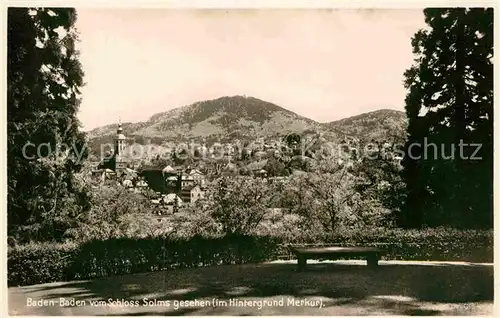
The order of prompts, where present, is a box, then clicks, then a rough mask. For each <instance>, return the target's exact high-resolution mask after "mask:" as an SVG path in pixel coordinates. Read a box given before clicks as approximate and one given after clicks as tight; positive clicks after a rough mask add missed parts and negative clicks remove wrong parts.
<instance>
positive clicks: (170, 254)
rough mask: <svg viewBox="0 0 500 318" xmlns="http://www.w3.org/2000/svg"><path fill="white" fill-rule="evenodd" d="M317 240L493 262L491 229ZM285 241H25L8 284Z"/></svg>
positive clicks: (265, 252)
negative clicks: (80, 242)
mask: <svg viewBox="0 0 500 318" xmlns="http://www.w3.org/2000/svg"><path fill="white" fill-rule="evenodd" d="M294 243H295V245H297V244H298V245H301V244H304V243H307V242H294ZM309 243H314V244H315V245H317V244H318V242H309ZM319 244H323V245H336V246H359V245H362V246H377V247H380V248H382V249H383V250H384V251H385V252H386V253H385V255H384V256H383V259H393V260H433V261H469V262H493V232H492V231H476V230H454V229H431V230H410V231H408V230H397V229H396V230H381V231H363V232H345V233H337V234H335V235H332V236H329V237H324V238H322V240H321V242H320V243H319ZM289 247H290V244H284V243H283V242H280V240H279V239H277V238H276V237H269V236H231V237H222V238H204V237H199V236H196V237H192V238H189V239H187V238H184V239H182V238H178V239H173V238H167V239H165V238H148V239H128V238H119V239H118V238H117V239H111V240H105V241H91V242H88V243H86V244H83V245H80V246H79V245H76V244H54V243H43V244H42V243H38V244H28V245H24V246H17V247H14V248H10V249H9V251H8V284H9V286H16V285H18V286H20V285H32V284H41V283H48V282H56V281H69V280H86V279H92V278H97V277H105V276H110V275H123V274H131V273H140V272H150V271H163V270H172V269H176V268H190V267H200V266H213V265H219V264H240V263H255V262H262V261H267V260H276V259H278V258H281V259H283V258H284V259H292V258H293V254H292V253H291V252H290V249H289Z"/></svg>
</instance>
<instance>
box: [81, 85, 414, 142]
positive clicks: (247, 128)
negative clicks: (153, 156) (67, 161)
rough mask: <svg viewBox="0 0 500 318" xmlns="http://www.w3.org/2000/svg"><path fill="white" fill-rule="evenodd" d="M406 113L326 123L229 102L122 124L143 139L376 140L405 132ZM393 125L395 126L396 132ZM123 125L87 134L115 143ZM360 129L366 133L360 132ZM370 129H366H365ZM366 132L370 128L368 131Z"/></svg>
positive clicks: (245, 100) (258, 103)
mask: <svg viewBox="0 0 500 318" xmlns="http://www.w3.org/2000/svg"><path fill="white" fill-rule="evenodd" d="M405 122H406V118H405V113H404V112H402V111H398V110H392V109H380V110H375V111H371V112H368V113H362V114H358V115H355V116H351V117H347V118H343V119H339V120H335V121H331V122H326V123H320V122H317V121H315V120H313V119H310V118H307V117H305V116H301V115H299V114H297V113H295V112H293V111H290V110H288V109H286V108H284V107H282V106H279V105H277V104H274V103H270V102H267V101H264V100H261V99H258V98H255V97H250V96H241V95H236V96H223V97H219V98H216V99H212V100H205V101H198V102H195V103H192V104H190V105H186V106H181V107H177V108H174V109H171V110H167V111H164V112H160V113H157V114H154V115H152V116H151V117H150V118H149V119H148V120H147V121H143V122H136V123H132V122H127V123H122V128H123V130H124V133H125V134H126V135H129V136H132V137H140V138H150V139H151V138H152V139H153V140H154V139H158V138H164V139H175V140H178V139H185V138H212V137H214V138H228V137H229V138H253V137H268V136H277V135H284V134H287V133H291V132H295V133H301V132H312V131H314V132H319V131H321V132H325V131H326V132H330V133H335V132H338V133H340V134H346V135H359V134H361V135H363V134H370V133H371V132H373V131H374V130H375V131H376V130H377V129H374V128H376V127H377V125H378V126H380V125H383V126H384V127H385V128H384V129H386V130H387V129H389V130H391V129H392V128H393V127H392V126H397V127H398V129H399V128H400V127H404V125H405ZM391 125H392V126H391ZM117 126H118V125H117V124H110V125H105V126H102V127H98V128H94V129H92V130H91V131H89V132H87V134H88V138H89V139H95V138H104V139H109V137H110V136H111V135H114V134H115V133H116V128H117ZM358 126H360V127H358ZM365 126H366V127H365ZM363 127H365V128H363Z"/></svg>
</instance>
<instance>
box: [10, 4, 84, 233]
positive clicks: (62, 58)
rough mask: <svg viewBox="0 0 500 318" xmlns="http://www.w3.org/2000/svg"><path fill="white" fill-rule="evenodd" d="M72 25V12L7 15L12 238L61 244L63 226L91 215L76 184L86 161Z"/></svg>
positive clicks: (16, 10) (57, 10) (18, 10)
mask: <svg viewBox="0 0 500 318" xmlns="http://www.w3.org/2000/svg"><path fill="white" fill-rule="evenodd" d="M75 21H76V12H75V10H74V9H65V8H54V9H49V8H43V9H27V8H9V9H8V34H7V42H8V43H7V46H8V49H7V53H8V62H7V77H8V84H7V104H8V107H7V120H8V124H7V135H8V138H7V161H8V162H7V165H8V171H9V173H8V233H9V235H15V234H16V233H17V232H18V231H19V230H20V229H21V228H24V229H26V227H27V228H31V230H32V231H33V235H31V236H30V237H29V238H30V239H37V238H39V239H57V238H60V237H61V236H62V234H63V233H64V231H65V229H66V226H67V223H68V222H67V221H68V218H71V217H72V215H73V214H78V213H80V212H81V210H83V209H88V208H89V203H88V196H87V195H86V193H85V187H82V186H80V185H79V184H77V181H76V180H75V178H74V176H73V174H74V173H75V172H76V171H78V170H79V169H80V168H81V165H82V162H83V160H84V159H85V158H86V156H87V150H86V147H85V136H84V133H83V132H81V131H80V130H79V127H80V124H79V122H78V120H77V118H76V114H77V111H78V107H79V105H80V91H79V89H80V87H81V86H82V85H83V79H82V78H83V71H82V69H81V66H80V63H79V61H78V52H77V50H76V49H75V42H76V41H77V32H76V30H75V27H74V24H75ZM68 205H71V207H68ZM66 213H68V215H66Z"/></svg>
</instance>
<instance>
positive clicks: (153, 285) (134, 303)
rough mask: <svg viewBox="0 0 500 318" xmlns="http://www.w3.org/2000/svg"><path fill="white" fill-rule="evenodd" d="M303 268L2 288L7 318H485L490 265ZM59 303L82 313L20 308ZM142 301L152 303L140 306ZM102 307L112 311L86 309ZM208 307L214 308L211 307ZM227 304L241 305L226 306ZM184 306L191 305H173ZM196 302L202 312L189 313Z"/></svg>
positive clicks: (279, 264)
mask: <svg viewBox="0 0 500 318" xmlns="http://www.w3.org/2000/svg"><path fill="white" fill-rule="evenodd" d="M309 262H310V263H311V265H309V270H308V271H306V272H296V264H295V262H294V261H276V262H270V263H263V264H246V265H224V266H215V267H207V268H194V269H180V270H172V271H166V272H155V273H144V274H135V275H126V276H115V277H107V278H102V279H96V280H92V281H78V282H67V283H51V284H43V285H36V286H27V287H14V288H9V314H10V315H80V316H82V315H84V316H91V315H116V316H123V315H125V316H126V315H492V314H493V264H474V263H457V262H449V263H448V262H407V261H380V263H379V264H380V266H379V267H378V268H376V269H370V268H368V267H367V266H365V262H364V261H336V262H314V261H309ZM60 298H64V299H66V300H80V301H82V303H81V305H83V306H74V307H72V306H60V305H59V304H58V303H53V304H51V305H50V306H43V307H34V306H27V302H28V299H32V300H35V301H36V300H40V299H42V300H60ZM144 298H148V299H149V300H154V299H156V301H157V303H156V305H153V304H152V303H151V305H149V306H145V305H144V303H143V301H142V300H143V299H144ZM110 299H111V301H112V305H109V303H108V305H106V306H97V305H94V306H92V305H91V303H90V301H92V300H103V301H104V302H108V300H110ZM214 299H216V300H218V302H219V305H217V306H214V305H213V304H214ZM230 299H232V300H240V301H241V302H240V303H239V304H238V305H239V306H237V305H236V304H234V303H232V305H231V304H229V300H230ZM185 300H193V301H194V300H197V301H198V302H197V303H194V302H192V303H180V302H181V301H185ZM201 300H205V301H206V302H205V304H204V305H205V307H200V306H197V305H200V301H201ZM117 301H120V302H121V303H122V304H121V305H120V304H119V303H118V302H117ZM159 301H161V302H159ZM223 301H226V305H224V303H223ZM243 301H247V302H246V303H243ZM250 301H256V302H250ZM259 301H260V302H261V304H262V308H261V309H259V308H258V306H259ZM83 302H84V304H83ZM125 303H127V304H125ZM243 305H245V306H243ZM250 305H251V306H250Z"/></svg>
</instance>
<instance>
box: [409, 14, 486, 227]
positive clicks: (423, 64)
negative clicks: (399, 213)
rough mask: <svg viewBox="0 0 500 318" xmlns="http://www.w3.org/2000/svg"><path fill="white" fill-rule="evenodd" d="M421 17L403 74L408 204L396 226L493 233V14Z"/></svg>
mask: <svg viewBox="0 0 500 318" xmlns="http://www.w3.org/2000/svg"><path fill="white" fill-rule="evenodd" d="M424 14H425V21H426V23H427V25H428V28H427V29H425V30H420V31H419V32H417V34H416V35H415V36H414V38H413V40H412V46H413V53H414V54H415V63H414V65H413V66H412V67H411V68H410V69H409V70H407V71H406V73H405V78H406V79H405V86H406V88H407V89H408V95H407V98H406V113H407V116H408V119H409V125H408V143H407V147H406V150H407V156H406V158H405V160H404V166H405V171H404V176H405V179H406V183H407V190H408V200H407V207H406V213H405V214H404V216H403V217H402V218H401V221H402V223H403V224H404V225H406V226H409V227H420V226H422V225H430V226H434V225H445V224H446V225H454V226H474V227H482V226H491V225H492V213H493V211H492V196H493V191H492V190H493V188H492V179H493V170H492V164H493V158H492V154H493V152H492V149H493V143H492V142H493V140H492V136H493V131H492V121H493V63H492V58H493V9H483V8H472V9H465V8H453V9H426V10H424ZM412 144H417V145H420V146H411V145H412ZM461 144H462V146H460V145H461ZM463 144H466V145H468V146H463ZM471 144H474V145H471ZM476 144H479V145H481V149H480V151H479V152H477V153H475V154H474V152H475V150H476V148H477V147H478V146H475V145H476ZM426 145H428V146H427V147H426ZM434 145H435V146H434ZM409 152H411V155H412V156H409V155H408V153H409ZM472 155H475V157H481V159H480V160H476V159H474V158H472V157H471V156H472ZM419 156H422V157H421V158H418V157H419Z"/></svg>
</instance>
